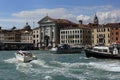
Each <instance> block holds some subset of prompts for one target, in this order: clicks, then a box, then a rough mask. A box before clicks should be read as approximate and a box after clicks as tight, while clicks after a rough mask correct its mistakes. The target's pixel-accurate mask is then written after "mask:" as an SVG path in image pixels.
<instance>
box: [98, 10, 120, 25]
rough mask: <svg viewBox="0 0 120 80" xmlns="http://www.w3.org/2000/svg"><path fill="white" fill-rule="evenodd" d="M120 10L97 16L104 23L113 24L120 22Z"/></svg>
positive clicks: (99, 13)
mask: <svg viewBox="0 0 120 80" xmlns="http://www.w3.org/2000/svg"><path fill="white" fill-rule="evenodd" d="M119 13H120V10H113V11H108V12H98V13H97V15H98V17H99V20H100V21H101V22H102V23H108V22H109V23H113V22H120V14H119Z"/></svg>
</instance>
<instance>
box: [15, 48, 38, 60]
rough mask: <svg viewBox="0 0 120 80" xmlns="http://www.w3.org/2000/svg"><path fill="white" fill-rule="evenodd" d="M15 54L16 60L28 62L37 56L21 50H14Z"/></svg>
mask: <svg viewBox="0 0 120 80" xmlns="http://www.w3.org/2000/svg"><path fill="white" fill-rule="evenodd" d="M15 56H16V59H17V61H21V62H30V61H32V60H36V59H37V57H36V56H35V55H34V54H33V53H31V52H29V51H22V50H20V51H17V52H15Z"/></svg>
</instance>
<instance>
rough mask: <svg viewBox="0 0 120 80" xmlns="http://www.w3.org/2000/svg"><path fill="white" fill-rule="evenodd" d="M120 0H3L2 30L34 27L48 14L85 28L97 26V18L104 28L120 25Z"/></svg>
mask: <svg viewBox="0 0 120 80" xmlns="http://www.w3.org/2000/svg"><path fill="white" fill-rule="evenodd" d="M119 3H120V0H0V26H2V28H8V29H10V28H12V27H13V26H16V27H17V28H23V27H24V25H25V23H26V22H28V23H29V24H30V25H31V27H32V26H33V22H35V26H36V27H37V26H38V24H37V22H38V21H39V20H41V19H42V18H43V17H45V16H46V15H47V14H48V15H49V16H50V17H52V18H55V19H56V18H64V19H68V20H70V21H73V22H76V23H77V21H78V20H80V19H81V20H83V23H84V24H87V23H90V22H93V18H94V15H95V14H96V15H97V16H98V18H99V22H100V24H104V23H110V22H120V5H119Z"/></svg>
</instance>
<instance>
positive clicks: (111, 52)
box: [85, 46, 120, 59]
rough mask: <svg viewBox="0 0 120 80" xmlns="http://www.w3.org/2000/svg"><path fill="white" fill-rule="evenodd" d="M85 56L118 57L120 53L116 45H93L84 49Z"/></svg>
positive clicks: (119, 57)
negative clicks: (91, 47)
mask: <svg viewBox="0 0 120 80" xmlns="http://www.w3.org/2000/svg"><path fill="white" fill-rule="evenodd" d="M85 54H86V57H88V58H89V57H95V58H100V59H120V54H119V52H118V49H117V48H116V47H112V48H110V47H106V46H95V47H93V49H85Z"/></svg>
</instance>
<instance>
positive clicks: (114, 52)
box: [113, 47, 118, 55]
mask: <svg viewBox="0 0 120 80" xmlns="http://www.w3.org/2000/svg"><path fill="white" fill-rule="evenodd" d="M116 54H118V49H117V48H116V47H114V49H113V55H116Z"/></svg>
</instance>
